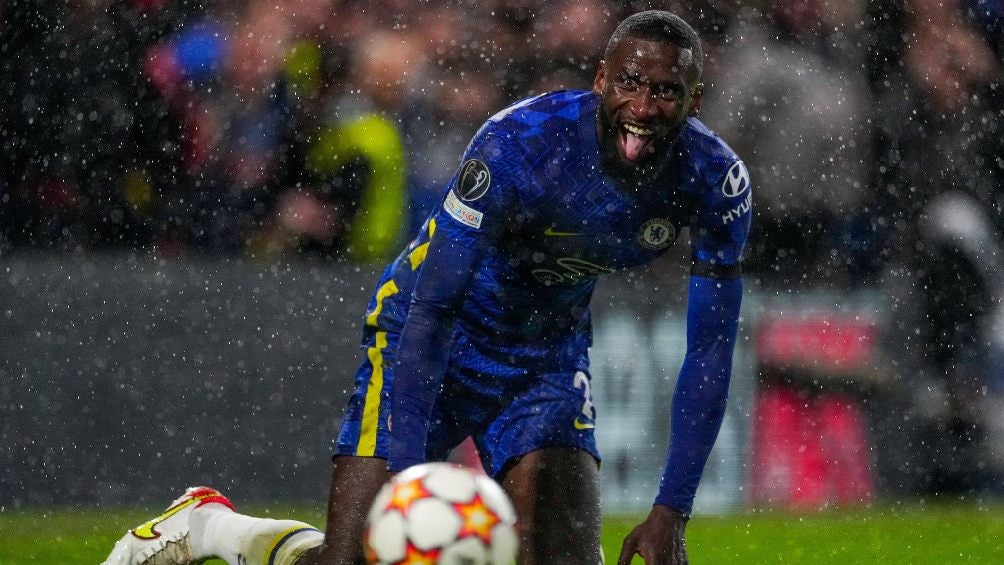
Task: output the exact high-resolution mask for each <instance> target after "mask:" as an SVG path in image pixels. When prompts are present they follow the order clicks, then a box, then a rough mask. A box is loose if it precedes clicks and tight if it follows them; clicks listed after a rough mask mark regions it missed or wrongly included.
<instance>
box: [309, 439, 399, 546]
mask: <svg viewBox="0 0 1004 565" xmlns="http://www.w3.org/2000/svg"><path fill="white" fill-rule="evenodd" d="M389 478H390V474H389V473H388V472H387V461H386V460H385V459H381V458H378V457H354V456H347V455H341V456H336V457H335V459H334V463H333V464H332V468H331V488H330V491H329V493H328V523H327V527H326V528H325V534H324V547H323V549H322V550H321V552H320V555H319V558H318V560H317V563H318V564H319V565H357V564H358V563H362V562H363V561H364V556H363V546H362V539H363V531H364V530H365V527H366V514H367V513H368V512H369V508H370V505H371V504H372V503H373V499H374V498H376V495H377V492H379V490H380V487H381V486H383V484H384V483H385V482H386V481H387V479H389ZM298 565H307V564H306V563H300V564H298Z"/></svg>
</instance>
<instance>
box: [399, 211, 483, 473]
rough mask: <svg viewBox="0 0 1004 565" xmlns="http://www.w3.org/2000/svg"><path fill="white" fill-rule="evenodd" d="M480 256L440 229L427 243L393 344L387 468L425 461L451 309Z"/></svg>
mask: <svg viewBox="0 0 1004 565" xmlns="http://www.w3.org/2000/svg"><path fill="white" fill-rule="evenodd" d="M480 257H481V252H480V251H478V250H477V249H471V248H468V247H464V246H462V245H459V244H457V242H455V241H451V240H450V239H449V238H448V237H447V236H445V235H442V232H441V231H439V230H437V232H436V233H435V234H433V236H432V240H431V241H430V242H429V251H428V254H427V255H426V259H425V263H424V264H423V265H422V272H421V273H420V274H419V277H418V282H417V284H416V286H415V293H414V297H413V298H412V301H411V309H410V310H409V311H408V319H407V320H406V321H405V324H404V329H403V330H402V331H401V341H400V346H399V347H398V364H397V368H396V369H395V374H394V386H393V393H392V394H393V401H392V402H393V404H392V409H391V420H390V432H391V443H390V457H389V460H388V469H390V470H391V471H400V470H402V469H405V468H407V467H410V466H412V465H416V464H418V463H422V462H424V461H425V445H426V439H427V437H428V429H429V419H430V417H431V414H432V405H433V402H434V401H435V399H436V395H437V393H438V392H439V388H440V385H441V383H442V380H443V375H444V374H445V372H446V365H447V363H448V362H449V356H450V344H451V337H452V332H453V325H454V322H455V318H456V308H457V306H458V304H459V303H460V301H461V300H462V299H463V295H464V288H465V287H466V286H467V283H468V281H469V280H470V279H471V276H473V274H474V271H475V269H476V268H477V265H478V262H479V260H480Z"/></svg>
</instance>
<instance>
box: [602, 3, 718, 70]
mask: <svg viewBox="0 0 1004 565" xmlns="http://www.w3.org/2000/svg"><path fill="white" fill-rule="evenodd" d="M628 37H634V38H636V39H644V40H646V41H659V42H662V43H672V44H673V45H676V46H677V47H679V48H680V49H681V51H682V50H687V51H689V52H690V55H689V58H690V60H689V61H684V60H682V56H681V61H680V63H681V64H686V65H688V66H689V67H690V69H691V72H692V73H693V74H692V75H691V77H690V78H691V79H692V80H694V81H695V82H700V80H701V74H702V73H703V72H704V49H702V48H701V38H700V36H698V35H697V32H696V31H694V28H692V27H690V24H688V23H687V22H685V21H683V18H681V17H680V16H677V15H676V14H673V13H670V12H666V11H663V10H647V11H645V12H638V13H637V14H633V15H631V16H628V17H627V18H624V20H623V21H622V22H621V23H620V24H619V25H618V26H617V29H615V30H614V32H613V34H612V35H611V36H610V41H608V42H607V48H606V49H605V50H604V51H603V58H604V59H609V58H610V54H611V53H613V52H614V51H615V50H616V49H617V47H618V46H619V45H620V44H621V42H622V41H624V39H625V38H628Z"/></svg>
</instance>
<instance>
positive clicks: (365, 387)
mask: <svg viewBox="0 0 1004 565" xmlns="http://www.w3.org/2000/svg"><path fill="white" fill-rule="evenodd" d="M397 340H398V336H397V334H396V333H393V332H386V331H383V330H379V329H378V328H375V327H372V326H368V327H367V328H366V330H365V334H364V336H363V346H364V348H365V350H366V356H365V358H364V359H363V362H362V364H361V365H360V366H359V370H358V372H357V373H356V389H355V391H354V392H353V393H352V396H351V397H350V398H349V403H348V407H347V408H346V410H345V415H344V417H343V418H342V426H341V430H340V431H339V434H338V440H337V442H336V445H335V457H334V459H333V464H332V468H331V486H330V489H329V492H328V523H327V527H326V528H325V540H324V547H323V549H322V550H321V552H320V556H319V560H318V563H320V564H322V565H356V564H357V563H362V562H363V561H364V553H363V531H364V530H365V528H366V514H367V513H368V512H369V507H370V505H371V504H372V502H373V499H374V498H376V495H377V492H379V490H380V487H381V486H383V484H384V483H385V482H386V481H387V479H388V478H390V474H389V473H388V472H387V460H386V458H387V451H388V446H389V442H390V432H389V429H388V425H387V419H388V417H389V415H390V387H391V383H393V380H394V377H393V363H392V362H391V361H392V359H393V357H394V354H395V352H396V350H397Z"/></svg>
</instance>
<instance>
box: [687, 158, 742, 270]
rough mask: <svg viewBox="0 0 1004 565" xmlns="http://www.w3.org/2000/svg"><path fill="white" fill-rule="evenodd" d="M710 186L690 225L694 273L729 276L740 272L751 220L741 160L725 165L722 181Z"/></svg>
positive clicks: (713, 182)
mask: <svg viewBox="0 0 1004 565" xmlns="http://www.w3.org/2000/svg"><path fill="white" fill-rule="evenodd" d="M710 184H711V186H710V187H709V188H708V190H707V192H706V194H705V196H704V201H703V206H702V210H701V212H700V213H699V215H698V217H697V222H696V223H695V224H694V225H693V226H691V255H692V259H693V261H694V269H693V272H694V273H695V274H705V275H708V276H712V277H717V275H719V274H722V275H725V276H728V275H729V273H733V274H735V273H737V272H739V269H740V267H739V265H740V263H741V261H742V252H743V248H744V247H745V246H746V238H747V236H748V235H749V231H750V222H751V219H752V217H753V189H752V186H751V184H750V177H749V173H748V172H747V170H746V165H744V164H743V162H742V161H740V160H734V161H732V162H731V163H730V164H728V166H727V169H726V171H725V173H724V174H723V175H721V178H720V179H717V180H712V182H711V183H710Z"/></svg>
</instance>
